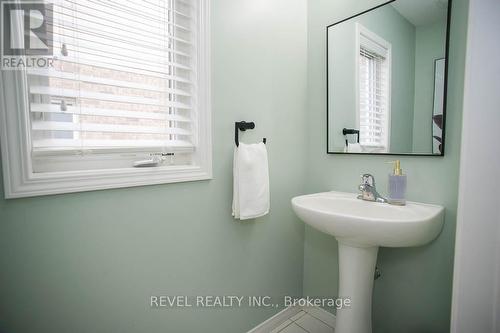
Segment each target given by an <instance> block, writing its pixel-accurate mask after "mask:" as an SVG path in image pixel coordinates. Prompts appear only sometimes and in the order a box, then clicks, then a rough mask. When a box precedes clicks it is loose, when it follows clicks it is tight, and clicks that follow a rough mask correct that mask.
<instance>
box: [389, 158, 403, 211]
mask: <svg viewBox="0 0 500 333" xmlns="http://www.w3.org/2000/svg"><path fill="white" fill-rule="evenodd" d="M391 163H394V169H393V172H392V174H389V181H388V186H389V189H388V192H389V194H388V198H387V201H388V202H389V203H390V204H391V205H399V206H404V205H406V175H403V170H401V162H400V161H399V160H397V161H394V162H391Z"/></svg>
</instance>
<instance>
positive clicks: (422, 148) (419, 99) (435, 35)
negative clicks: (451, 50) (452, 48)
mask: <svg viewBox="0 0 500 333" xmlns="http://www.w3.org/2000/svg"><path fill="white" fill-rule="evenodd" d="M444 40H446V22H436V23H434V24H431V25H428V26H422V27H417V29H416V39H415V50H416V56H415V108H414V112H413V115H414V118H413V152H415V153H429V152H431V151H432V114H433V113H432V112H433V109H434V62H435V60H436V59H439V58H444V57H445V47H444V45H443V41H444Z"/></svg>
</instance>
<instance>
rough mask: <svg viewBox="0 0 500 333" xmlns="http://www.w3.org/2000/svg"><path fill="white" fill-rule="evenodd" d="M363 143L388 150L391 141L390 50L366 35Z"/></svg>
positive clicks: (361, 86) (362, 84)
mask: <svg viewBox="0 0 500 333" xmlns="http://www.w3.org/2000/svg"><path fill="white" fill-rule="evenodd" d="M359 50H360V51H359V126H360V138H359V141H360V144H361V145H362V146H365V147H368V148H373V149H375V150H377V149H378V150H380V151H386V150H387V149H388V144H389V143H388V141H389V105H388V104H389V77H388V76H389V70H388V68H389V58H390V57H389V54H388V50H387V49H385V48H383V47H382V46H380V45H378V44H376V43H375V42H373V41H371V40H369V39H367V38H366V37H364V36H362V38H361V43H360V48H359Z"/></svg>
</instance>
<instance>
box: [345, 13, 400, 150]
mask: <svg viewBox="0 0 500 333" xmlns="http://www.w3.org/2000/svg"><path fill="white" fill-rule="evenodd" d="M362 36H364V37H365V38H367V39H369V40H370V41H372V42H373V43H374V44H378V45H379V46H380V48H382V49H384V50H385V52H384V55H385V57H386V59H387V87H388V88H387V91H388V96H387V119H386V122H387V124H386V126H385V127H386V131H387V142H386V149H387V152H390V150H391V101H392V44H391V43H389V42H388V41H386V40H385V39H383V38H382V37H380V36H379V35H377V34H376V33H374V32H373V31H371V30H369V29H368V28H366V27H364V26H363V25H362V24H360V23H358V22H356V24H355V36H354V38H355V46H354V47H355V48H356V49H355V57H356V59H355V61H354V75H355V77H354V82H355V98H356V103H355V105H356V128H360V121H359V119H360V114H359V59H358V57H359V53H360V49H361V48H360V46H361V37H362ZM374 51H376V50H374ZM365 147H367V148H368V149H369V148H373V147H369V146H365Z"/></svg>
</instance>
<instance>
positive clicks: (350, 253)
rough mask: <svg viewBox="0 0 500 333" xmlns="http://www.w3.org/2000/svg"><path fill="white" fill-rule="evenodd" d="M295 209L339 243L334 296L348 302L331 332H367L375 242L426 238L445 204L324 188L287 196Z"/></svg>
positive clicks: (414, 242)
mask: <svg viewBox="0 0 500 333" xmlns="http://www.w3.org/2000/svg"><path fill="white" fill-rule="evenodd" d="M292 206H293V210H294V211H295V213H296V214H297V215H298V216H299V217H300V219H302V220H303V221H304V222H305V223H307V224H309V225H310V226H312V227H313V228H315V229H318V230H319V231H322V232H324V233H327V234H329V235H332V236H334V237H335V238H336V239H337V241H338V244H339V297H346V298H350V299H351V307H350V308H344V309H339V310H338V311H337V322H336V327H335V333H371V331H372V329H371V304H372V290H373V276H374V272H375V264H376V261H377V251H378V248H379V247H380V246H386V247H408V246H420V245H424V244H426V243H429V242H430V241H432V240H433V239H435V238H436V237H437V235H438V234H439V232H440V231H441V228H442V227H443V221H444V208H443V207H441V206H436V205H429V204H422V203H416V202H408V203H407V205H406V206H393V205H389V204H384V203H376V202H369V201H363V200H360V199H357V194H352V193H342V192H325V193H317V194H310V195H303V196H299V197H295V198H293V199H292Z"/></svg>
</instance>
